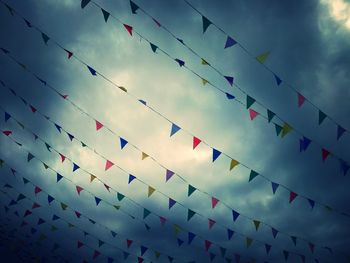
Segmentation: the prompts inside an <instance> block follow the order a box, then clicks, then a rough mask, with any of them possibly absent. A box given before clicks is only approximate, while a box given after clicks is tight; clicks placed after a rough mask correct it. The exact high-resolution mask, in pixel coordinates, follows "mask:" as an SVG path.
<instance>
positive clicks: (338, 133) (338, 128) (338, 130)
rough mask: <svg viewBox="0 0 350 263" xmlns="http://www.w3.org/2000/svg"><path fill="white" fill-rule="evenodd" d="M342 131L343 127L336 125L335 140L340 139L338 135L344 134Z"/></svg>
mask: <svg viewBox="0 0 350 263" xmlns="http://www.w3.org/2000/svg"><path fill="white" fill-rule="evenodd" d="M344 132H345V129H344V128H343V127H342V126H340V125H338V127H337V140H339V139H340V137H341V136H342V135H343V134H344Z"/></svg>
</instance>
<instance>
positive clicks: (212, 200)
mask: <svg viewBox="0 0 350 263" xmlns="http://www.w3.org/2000/svg"><path fill="white" fill-rule="evenodd" d="M218 203H219V199H217V198H215V197H214V196H213V197H212V198H211V208H213V209H214V208H215V206H216V205H217V204H218Z"/></svg>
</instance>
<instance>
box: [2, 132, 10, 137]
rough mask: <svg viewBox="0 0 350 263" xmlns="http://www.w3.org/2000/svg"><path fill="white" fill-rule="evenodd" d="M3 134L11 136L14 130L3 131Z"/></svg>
mask: <svg viewBox="0 0 350 263" xmlns="http://www.w3.org/2000/svg"><path fill="white" fill-rule="evenodd" d="M2 133H3V134H5V135H6V136H9V135H11V134H12V131H2Z"/></svg>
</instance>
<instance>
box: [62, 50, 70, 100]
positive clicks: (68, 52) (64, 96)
mask: <svg viewBox="0 0 350 263" xmlns="http://www.w3.org/2000/svg"><path fill="white" fill-rule="evenodd" d="M64 51H66V52H67V56H68V59H70V58H71V57H72V56H73V52H72V51H69V50H67V49H64ZM61 96H62V98H64V99H66V98H67V97H68V95H61Z"/></svg>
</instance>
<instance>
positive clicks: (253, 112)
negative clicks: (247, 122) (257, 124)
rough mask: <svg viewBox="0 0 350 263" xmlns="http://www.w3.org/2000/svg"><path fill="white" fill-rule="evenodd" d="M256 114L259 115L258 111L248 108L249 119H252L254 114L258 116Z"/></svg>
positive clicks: (254, 116)
mask: <svg viewBox="0 0 350 263" xmlns="http://www.w3.org/2000/svg"><path fill="white" fill-rule="evenodd" d="M258 115H259V113H258V112H256V111H255V110H253V109H249V116H250V119H251V120H254V119H255V118H256V116H258Z"/></svg>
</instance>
